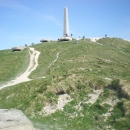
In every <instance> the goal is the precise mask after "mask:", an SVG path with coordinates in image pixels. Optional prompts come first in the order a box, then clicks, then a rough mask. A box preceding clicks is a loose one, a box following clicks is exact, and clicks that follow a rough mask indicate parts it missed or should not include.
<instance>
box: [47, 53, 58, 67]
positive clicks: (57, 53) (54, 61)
mask: <svg viewBox="0 0 130 130" xmlns="http://www.w3.org/2000/svg"><path fill="white" fill-rule="evenodd" d="M58 58H59V52H58V53H57V54H56V59H55V60H54V61H53V62H52V63H51V64H50V65H49V66H48V68H50V67H51V66H52V65H54V63H55V62H56V61H57V60H58Z"/></svg>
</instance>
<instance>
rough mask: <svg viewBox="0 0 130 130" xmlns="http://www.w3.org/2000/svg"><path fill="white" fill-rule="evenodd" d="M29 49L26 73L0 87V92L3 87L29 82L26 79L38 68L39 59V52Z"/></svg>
mask: <svg viewBox="0 0 130 130" xmlns="http://www.w3.org/2000/svg"><path fill="white" fill-rule="evenodd" d="M29 49H30V50H29V54H30V63H29V65H28V68H27V69H26V71H25V72H24V73H23V74H21V75H20V76H19V77H16V78H15V79H14V80H12V81H9V82H8V83H7V84H5V85H2V86H0V90H1V89H3V88H5V87H9V86H13V85H16V84H19V83H22V82H26V81H29V80H31V79H29V78H28V77H29V75H30V74H31V73H32V71H34V70H35V69H36V68H37V66H38V58H39V55H40V52H39V51H36V50H34V48H31V47H30V48H29Z"/></svg>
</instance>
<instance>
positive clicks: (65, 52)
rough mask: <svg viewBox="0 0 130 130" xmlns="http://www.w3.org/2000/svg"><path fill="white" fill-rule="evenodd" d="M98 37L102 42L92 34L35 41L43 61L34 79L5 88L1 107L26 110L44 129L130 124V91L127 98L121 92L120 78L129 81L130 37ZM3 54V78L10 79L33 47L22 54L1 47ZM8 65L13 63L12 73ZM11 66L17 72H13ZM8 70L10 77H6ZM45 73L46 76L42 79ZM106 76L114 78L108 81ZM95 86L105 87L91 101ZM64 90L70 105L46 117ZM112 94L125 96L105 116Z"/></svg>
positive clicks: (81, 129)
mask: <svg viewBox="0 0 130 130" xmlns="http://www.w3.org/2000/svg"><path fill="white" fill-rule="evenodd" d="M97 42H99V43H100V44H101V45H100V44H97V43H94V42H91V41H90V40H88V39H86V40H80V41H78V44H75V43H74V41H68V42H55V41H51V42H49V43H42V44H36V45H34V46H33V47H34V48H35V49H36V50H38V51H40V52H41V54H40V56H39V61H38V63H39V66H38V67H37V69H36V70H35V71H33V72H32V73H31V75H30V78H32V79H35V80H32V81H29V82H25V83H21V84H17V85H15V86H11V87H8V88H5V89H3V90H1V91H0V97H1V98H0V108H8V109H9V108H17V109H20V110H22V111H23V112H24V113H25V114H26V115H27V116H28V117H29V118H30V120H31V121H32V122H33V123H34V125H35V126H36V127H40V128H41V129H45V128H47V129H49V130H57V129H58V128H61V129H63V130H64V129H65V130H66V129H68V130H79V129H80V130H84V129H95V130H98V129H99V130H100V129H102V130H105V129H106V126H107V125H111V128H110V129H112V128H114V129H117V130H118V129H123V128H124V129H129V127H130V125H129V123H128V122H129V119H130V111H129V109H130V100H129V96H128V97H127V98H126V97H125V96H123V95H122V93H120V91H121V92H122V87H123V86H122V85H121V84H120V82H118V83H117V82H116V81H118V80H117V79H119V81H121V82H122V81H123V83H124V84H125V85H127V86H128V87H129V86H130V78H129V77H130V59H129V57H130V51H129V50H130V42H127V41H124V40H122V39H119V38H114V39H113V38H103V39H99V40H98V41H97ZM57 53H59V57H58V59H57V61H56V62H55V63H54V64H53V65H52V66H51V67H50V68H48V66H49V65H50V64H51V63H52V62H53V61H54V60H55V59H56V55H57ZM0 55H1V57H0V58H1V60H3V63H2V64H1V67H2V73H1V72H0V78H1V81H4V80H6V81H8V80H10V79H12V78H13V77H14V76H16V75H17V74H18V73H20V72H21V71H23V70H24V69H25V68H26V67H25V66H26V65H27V63H28V60H29V55H28V50H24V51H22V52H18V53H17V52H16V53H13V52H10V51H9V50H6V51H0ZM11 58H12V60H11ZM7 61H9V62H8V63H10V64H7ZM16 63H17V64H16ZM4 67H6V69H4ZM24 67H25V68H24ZM7 68H10V69H9V70H8V71H9V72H8V71H7ZM23 68H24V69H23ZM12 71H13V72H15V73H13V74H12V73H11V72H12ZM5 72H7V73H5ZM3 74H4V75H6V76H4V77H2V75H3ZM43 76H45V77H46V78H45V79H42V78H39V77H43ZM106 77H107V78H110V79H112V80H107V79H105V78H106ZM2 78H4V79H2ZM117 88H120V91H117ZM93 89H104V92H103V93H102V94H101V95H100V96H99V99H98V100H97V101H96V102H95V103H94V104H93V105H90V104H86V103H85V102H84V100H86V99H88V98H89V97H88V94H90V93H92V92H93ZM62 93H67V94H69V95H70V96H71V97H72V98H73V100H72V101H71V102H70V103H68V104H66V106H65V107H64V111H57V112H56V113H53V114H51V115H49V116H46V117H44V116H43V115H40V114H39V112H40V111H41V110H42V109H43V107H44V106H45V105H46V103H47V102H48V103H50V104H53V105H55V104H56V103H57V99H58V95H59V94H62ZM123 94H124V93H123ZM109 98H113V100H115V98H120V103H119V104H117V105H116V106H115V107H114V110H113V111H112V115H111V116H110V117H109V118H108V120H106V121H104V117H103V114H105V113H106V112H107V111H108V110H109V108H110V107H111V106H110V105H109V104H102V102H103V101H105V100H107V99H109ZM78 103H81V104H80V105H81V107H82V109H81V110H80V111H78V110H77V109H76V108H75V106H76V105H78ZM121 122H124V123H121ZM118 123H120V125H119V124H118ZM124 124H126V125H125V127H124Z"/></svg>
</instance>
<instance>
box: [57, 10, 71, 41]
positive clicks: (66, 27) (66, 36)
mask: <svg viewBox="0 0 130 130" xmlns="http://www.w3.org/2000/svg"><path fill="white" fill-rule="evenodd" d="M58 40H59V41H70V40H72V37H70V36H69V19H68V8H67V7H65V8H64V29H63V37H61V38H59V39H58Z"/></svg>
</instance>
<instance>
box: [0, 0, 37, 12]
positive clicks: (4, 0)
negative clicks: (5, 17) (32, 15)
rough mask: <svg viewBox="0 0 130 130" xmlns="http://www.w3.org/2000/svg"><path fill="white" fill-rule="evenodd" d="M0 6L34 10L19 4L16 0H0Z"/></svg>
mask: <svg viewBox="0 0 130 130" xmlns="http://www.w3.org/2000/svg"><path fill="white" fill-rule="evenodd" d="M0 6H1V7H6V8H10V9H13V10H19V11H34V10H33V9H31V8H29V7H27V6H24V5H22V4H20V3H19V2H17V1H16V0H0Z"/></svg>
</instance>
